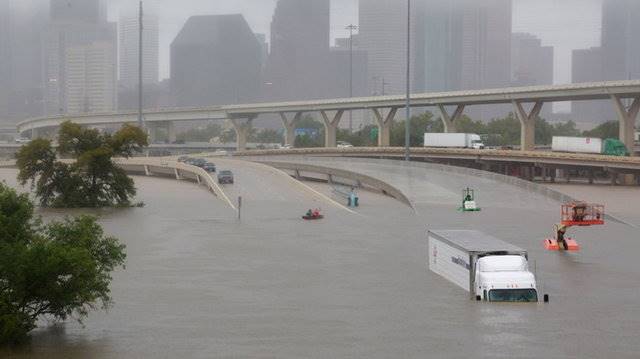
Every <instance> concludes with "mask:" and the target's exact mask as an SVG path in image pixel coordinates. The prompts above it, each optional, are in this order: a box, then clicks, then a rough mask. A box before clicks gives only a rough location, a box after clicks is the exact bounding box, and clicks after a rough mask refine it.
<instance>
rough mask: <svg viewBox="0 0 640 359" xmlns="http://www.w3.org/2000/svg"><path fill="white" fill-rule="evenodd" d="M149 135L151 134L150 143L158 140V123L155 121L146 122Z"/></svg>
mask: <svg viewBox="0 0 640 359" xmlns="http://www.w3.org/2000/svg"><path fill="white" fill-rule="evenodd" d="M145 127H146V129H147V135H149V144H152V143H156V142H158V124H157V123H155V122H147V123H145Z"/></svg>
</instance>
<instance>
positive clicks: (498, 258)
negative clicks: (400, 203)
mask: <svg viewBox="0 0 640 359" xmlns="http://www.w3.org/2000/svg"><path fill="white" fill-rule="evenodd" d="M427 239H428V243H429V244H428V245H429V269H430V270H431V271H433V272H434V273H436V274H439V275H440V276H442V277H444V278H445V279H447V280H449V281H450V282H452V283H454V284H456V285H457V286H459V287H460V288H462V289H464V290H466V291H467V292H469V295H470V297H471V298H472V299H476V300H483V301H488V302H528V303H532V302H533V303H535V302H538V288H537V286H536V278H535V276H534V275H533V273H531V272H530V271H529V265H528V255H527V251H526V250H524V249H522V248H519V247H516V246H514V245H512V244H510V243H507V242H504V241H502V240H500V239H497V238H495V237H493V236H491V235H488V234H486V233H483V232H480V231H474V230H438V231H433V230H430V231H428V232H427ZM544 301H545V302H546V301H548V296H547V295H545V296H544Z"/></svg>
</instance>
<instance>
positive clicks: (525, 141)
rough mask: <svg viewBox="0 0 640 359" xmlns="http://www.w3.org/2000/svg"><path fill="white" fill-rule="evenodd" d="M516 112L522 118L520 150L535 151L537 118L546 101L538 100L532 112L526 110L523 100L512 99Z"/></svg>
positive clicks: (519, 118)
mask: <svg viewBox="0 0 640 359" xmlns="http://www.w3.org/2000/svg"><path fill="white" fill-rule="evenodd" d="M512 104H513V109H514V111H513V112H514V113H515V114H516V116H517V117H518V120H520V150H521V151H533V150H535V148H536V119H537V118H538V115H540V111H541V110H542V105H543V104H544V102H542V101H536V102H535V104H534V105H533V108H532V109H531V111H530V112H527V111H525V109H524V106H523V105H522V104H523V103H522V101H515V100H514V101H512Z"/></svg>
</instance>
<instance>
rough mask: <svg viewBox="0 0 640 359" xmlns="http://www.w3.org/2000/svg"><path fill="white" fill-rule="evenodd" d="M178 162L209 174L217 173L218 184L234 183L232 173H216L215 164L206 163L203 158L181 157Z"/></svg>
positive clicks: (225, 171)
mask: <svg viewBox="0 0 640 359" xmlns="http://www.w3.org/2000/svg"><path fill="white" fill-rule="evenodd" d="M178 162H182V163H186V164H188V165H192V166H196V167H200V168H202V169H203V170H205V171H207V172H209V173H217V177H218V183H220V184H233V182H234V177H233V172H231V171H229V170H222V171H217V169H216V165H215V163H212V162H207V160H205V159H204V158H194V157H189V156H181V157H180V158H178Z"/></svg>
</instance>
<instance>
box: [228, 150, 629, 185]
mask: <svg viewBox="0 0 640 359" xmlns="http://www.w3.org/2000/svg"><path fill="white" fill-rule="evenodd" d="M233 155H234V156H238V157H244V158H250V159H258V160H262V161H264V160H272V159H286V158H290V157H297V158H300V157H305V158H310V157H327V158H330V157H334V158H335V157H356V158H390V159H402V158H404V148H401V147H354V148H307V149H289V150H253V151H238V152H235V153H234V154H233ZM411 159H412V160H413V161H425V162H433V163H441V164H447V165H455V166H461V167H467V168H475V169H481V170H485V171H490V172H495V173H501V174H505V175H509V176H515V177H520V178H523V179H526V180H529V181H533V180H534V179H535V178H540V179H542V180H545V181H551V182H554V181H556V180H564V181H567V182H568V181H569V180H570V177H571V172H583V173H584V175H585V177H586V179H587V180H588V182H589V183H594V181H595V179H596V174H598V173H600V174H603V175H606V176H607V179H608V180H609V181H610V183H612V184H618V183H620V184H628V185H631V184H637V185H640V157H617V156H603V155H592V154H578V153H558V152H543V151H514V150H490V149H485V150H474V149H449V148H425V147H420V148H412V149H411Z"/></svg>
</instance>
